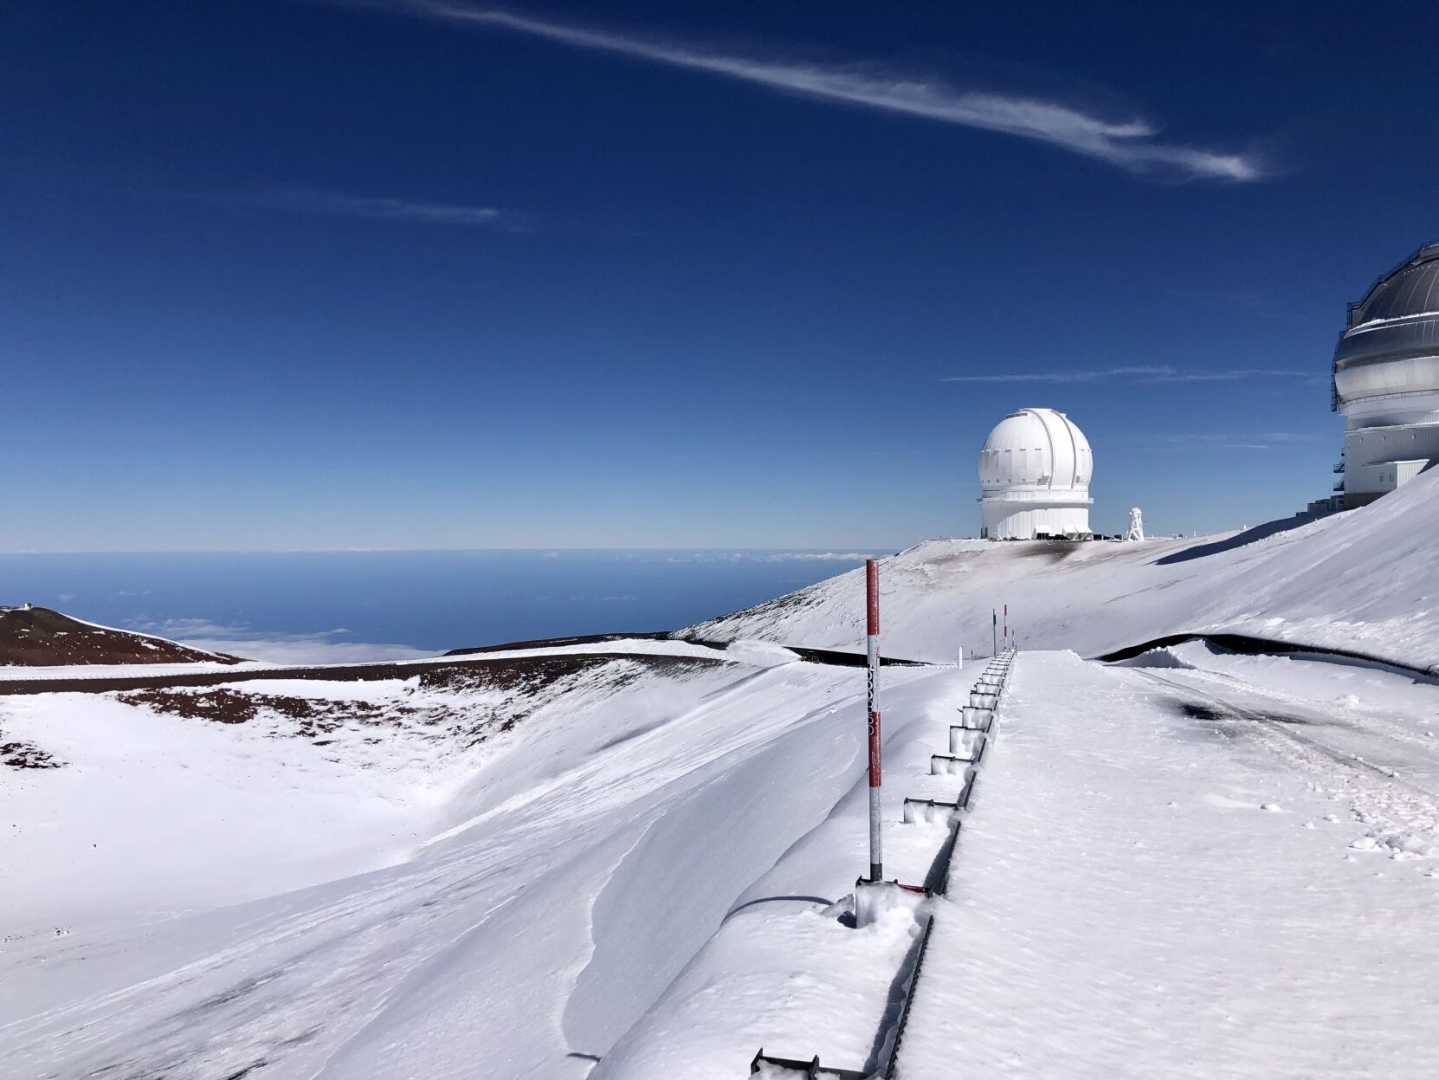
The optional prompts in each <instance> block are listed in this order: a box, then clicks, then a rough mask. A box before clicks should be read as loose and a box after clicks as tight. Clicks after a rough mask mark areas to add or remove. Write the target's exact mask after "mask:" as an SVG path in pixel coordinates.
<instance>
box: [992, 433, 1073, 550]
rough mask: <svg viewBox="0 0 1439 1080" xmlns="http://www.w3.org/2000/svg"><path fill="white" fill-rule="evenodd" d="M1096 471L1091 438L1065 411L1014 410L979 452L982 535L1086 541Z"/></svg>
mask: <svg viewBox="0 0 1439 1080" xmlns="http://www.w3.org/2000/svg"><path fill="white" fill-rule="evenodd" d="M1093 473H1094V460H1093V455H1092V454H1091V453H1090V449H1089V440H1088V439H1086V438H1085V437H1084V432H1082V431H1080V430H1079V428H1077V427H1076V426H1075V425H1074V422H1073V421H1072V420H1070V419H1069V417H1067V416H1065V415H1064V413H1062V412H1057V411H1055V410H1054V409H1020V410H1019V411H1018V412H1013V413H1010V414H1009V415H1008V416H1006V417H1005V418H1004V419H1003V420H1001V421H1000V422H999V425H998V426H997V427H996V428H995V429H994V430H993V431H991V432H990V433H989V438H988V439H986V440H985V443H984V449H983V450H981V451H980V452H979V487H980V492H981V494H980V499H979V503H980V510H981V515H982V525H981V528H980V533H979V535H980V536H981V537H984V538H986V539H989V540H1034V539H1036V538H1039V539H1043V538H1046V537H1063V538H1065V539H1069V540H1081V539H1088V538H1089V537H1090V536H1091V535H1092V534H1091V533H1090V531H1089V506H1090V504H1091V503H1092V502H1093V501H1094V500H1093V499H1091V498H1090V497H1089V480H1090V477H1091V476H1092V475H1093Z"/></svg>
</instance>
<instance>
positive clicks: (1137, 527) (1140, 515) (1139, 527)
mask: <svg viewBox="0 0 1439 1080" xmlns="http://www.w3.org/2000/svg"><path fill="white" fill-rule="evenodd" d="M1124 539H1125V541H1126V542H1132V541H1135V540H1143V539H1144V511H1143V510H1141V509H1139V507H1137V506H1131V507H1130V508H1129V528H1127V529H1125V530H1124Z"/></svg>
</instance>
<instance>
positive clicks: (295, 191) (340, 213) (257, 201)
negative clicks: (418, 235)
mask: <svg viewBox="0 0 1439 1080" xmlns="http://www.w3.org/2000/svg"><path fill="white" fill-rule="evenodd" d="M234 201H236V202H242V203H245V204H247V205H250V206H259V207H263V208H266V209H270V210H284V211H289V212H292V213H299V214H323V215H328V216H331V217H355V218H371V219H373V220H376V221H410V222H419V223H421V224H428V225H463V226H470V227H475V226H487V227H490V228H494V227H497V226H502V225H506V224H513V221H512V220H511V219H510V218H508V217H507V215H506V214H505V213H504V212H503V211H501V210H499V209H497V208H495V207H493V206H462V205H458V204H454V203H432V202H416V201H414V200H412V199H392V198H383V197H373V196H364V195H346V194H342V193H340V192H333V191H314V190H310V189H308V188H278V189H275V190H272V191H266V192H261V193H259V194H253V195H244V196H238V197H236V198H235V200H234Z"/></svg>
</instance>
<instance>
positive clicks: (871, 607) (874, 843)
mask: <svg viewBox="0 0 1439 1080" xmlns="http://www.w3.org/2000/svg"><path fill="white" fill-rule="evenodd" d="M864 583H865V591H866V596H867V599H868V604H867V607H868V633H869V637H868V641H867V642H866V645H867V646H868V655H869V680H868V682H869V880H870V881H879V880H881V879H882V878H883V876H884V866H883V863H884V858H883V856H882V854H881V852H880V841H879V785H880V767H879V565H878V564H877V563H876V562H875V561H874V560H873V559H866V560H865V563H864Z"/></svg>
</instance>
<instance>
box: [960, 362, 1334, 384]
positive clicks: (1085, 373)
mask: <svg viewBox="0 0 1439 1080" xmlns="http://www.w3.org/2000/svg"><path fill="white" fill-rule="evenodd" d="M1313 375H1314V372H1312V371H1292V370H1288V369H1285V368H1228V369H1220V370H1215V371H1205V370H1202V369H1200V370H1189V371H1186V370H1183V369H1180V368H1174V367H1169V366H1168V365H1158V366H1136V367H1112V368H1097V369H1095V368H1057V369H1055V370H1053V371H1005V372H994V373H992V374H985V375H949V376H946V377H945V378H943V379H941V380H940V381H941V382H956V383H1092V382H1108V381H1111V380H1116V379H1120V380H1124V381H1127V382H1138V383H1217V382H1240V381H1242V380H1244V379H1307V378H1311V377H1313Z"/></svg>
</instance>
